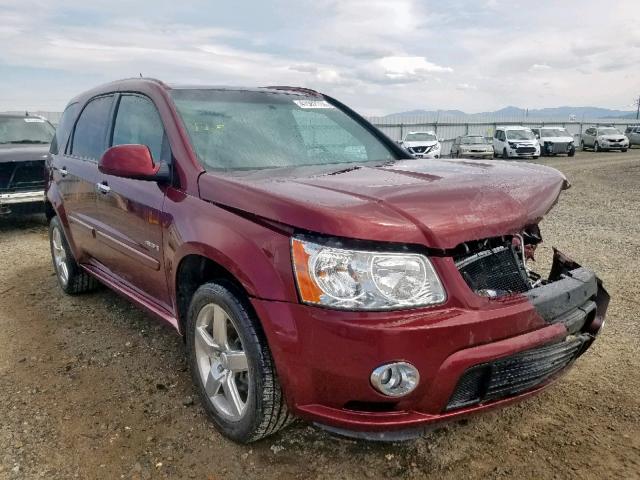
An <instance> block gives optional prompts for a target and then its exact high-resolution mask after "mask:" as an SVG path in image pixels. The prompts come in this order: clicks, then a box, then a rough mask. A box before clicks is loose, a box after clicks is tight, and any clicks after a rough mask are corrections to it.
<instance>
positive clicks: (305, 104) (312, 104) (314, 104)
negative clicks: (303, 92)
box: [293, 100, 335, 108]
mask: <svg viewBox="0 0 640 480" xmlns="http://www.w3.org/2000/svg"><path fill="white" fill-rule="evenodd" d="M293 103H295V104H296V105H298V106H299V107H300V108H335V107H334V106H333V105H331V104H330V103H329V102H327V101H325V100H294V101H293Z"/></svg>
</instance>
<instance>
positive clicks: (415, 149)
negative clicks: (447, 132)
mask: <svg viewBox="0 0 640 480" xmlns="http://www.w3.org/2000/svg"><path fill="white" fill-rule="evenodd" d="M409 150H410V151H411V152H413V153H425V152H427V151H428V150H429V147H411V148H410V149H409Z"/></svg>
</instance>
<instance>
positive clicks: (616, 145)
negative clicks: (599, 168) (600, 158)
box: [601, 141, 629, 150]
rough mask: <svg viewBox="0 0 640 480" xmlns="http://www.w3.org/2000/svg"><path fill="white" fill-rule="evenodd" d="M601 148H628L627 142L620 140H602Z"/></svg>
mask: <svg viewBox="0 0 640 480" xmlns="http://www.w3.org/2000/svg"><path fill="white" fill-rule="evenodd" d="M601 148H602V149H604V150H623V149H628V148H629V143H622V142H615V143H609V142H604V141H603V142H602V145H601Z"/></svg>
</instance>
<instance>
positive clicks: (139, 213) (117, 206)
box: [97, 94, 171, 309]
mask: <svg viewBox="0 0 640 480" xmlns="http://www.w3.org/2000/svg"><path fill="white" fill-rule="evenodd" d="M124 144H141V145H146V146H147V147H148V148H149V150H150V152H151V154H152V157H153V159H154V161H155V162H161V161H165V162H170V161H171V151H170V148H169V146H168V142H167V140H166V136H165V133H164V128H163V125H162V121H161V119H160V116H159V114H158V112H157V110H156V108H155V106H154V104H153V102H152V101H151V100H150V99H149V98H148V97H145V96H142V95H136V94H123V95H120V96H119V98H118V100H117V107H116V109H115V121H114V122H113V133H112V141H111V143H110V146H115V145H124ZM99 182H100V185H101V186H100V187H99V190H98V200H97V204H98V219H99V226H98V227H99V228H98V230H97V239H98V242H99V243H101V244H102V245H103V246H104V248H103V249H102V251H101V254H100V261H101V262H102V263H103V264H104V265H105V266H106V267H107V268H108V269H109V270H110V271H111V273H112V274H113V275H114V276H116V277H117V278H118V280H120V281H122V282H125V283H126V284H127V286H129V287H130V288H132V289H134V290H136V291H138V293H140V294H142V295H144V296H146V297H148V299H149V300H151V301H153V302H155V303H158V304H160V305H161V306H163V307H165V308H167V309H170V308H171V305H170V299H169V293H168V287H167V279H166V276H165V273H164V265H163V255H162V253H163V252H162V222H163V217H162V210H163V204H164V198H165V191H166V186H164V185H159V184H158V183H157V182H154V181H147V180H133V179H129V178H120V177H116V176H113V175H107V174H101V177H100V180H99Z"/></svg>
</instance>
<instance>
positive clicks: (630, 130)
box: [624, 125, 640, 148]
mask: <svg viewBox="0 0 640 480" xmlns="http://www.w3.org/2000/svg"><path fill="white" fill-rule="evenodd" d="M624 134H625V136H626V137H627V138H628V139H629V148H631V147H633V146H634V145H640V125H631V126H629V127H627V129H626V130H625V132H624Z"/></svg>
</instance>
